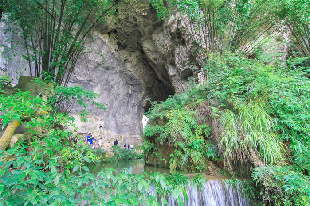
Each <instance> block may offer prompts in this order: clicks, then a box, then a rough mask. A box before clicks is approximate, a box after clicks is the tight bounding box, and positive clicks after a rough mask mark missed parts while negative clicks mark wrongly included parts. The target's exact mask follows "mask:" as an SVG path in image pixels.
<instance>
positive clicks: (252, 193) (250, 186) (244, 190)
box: [222, 178, 259, 205]
mask: <svg viewBox="0 0 310 206" xmlns="http://www.w3.org/2000/svg"><path fill="white" fill-rule="evenodd" d="M222 181H223V182H224V183H226V184H229V185H230V186H231V187H232V188H234V189H235V190H236V191H240V192H241V194H242V195H243V196H244V197H245V198H247V199H248V200H251V201H250V202H251V204H252V205H259V204H255V203H258V201H257V200H258V195H259V194H258V192H257V189H256V188H255V183H254V182H253V181H252V180H239V179H236V178H232V179H227V180H222Z"/></svg>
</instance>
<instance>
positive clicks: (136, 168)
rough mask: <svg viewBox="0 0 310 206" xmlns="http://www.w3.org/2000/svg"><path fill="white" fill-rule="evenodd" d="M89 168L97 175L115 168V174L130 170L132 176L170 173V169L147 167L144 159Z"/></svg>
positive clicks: (95, 165)
mask: <svg viewBox="0 0 310 206" xmlns="http://www.w3.org/2000/svg"><path fill="white" fill-rule="evenodd" d="M88 168H89V170H90V172H91V173H93V174H96V173H98V172H100V171H101V169H106V168H113V169H115V174H119V173H121V171H122V169H125V168H127V169H129V171H130V172H131V173H132V174H142V173H143V172H149V173H154V172H160V173H169V169H168V168H159V167H154V166H150V165H146V164H145V161H144V160H143V159H138V160H127V161H119V162H111V163H101V164H91V165H88Z"/></svg>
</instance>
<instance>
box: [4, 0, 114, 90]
mask: <svg viewBox="0 0 310 206" xmlns="http://www.w3.org/2000/svg"><path fill="white" fill-rule="evenodd" d="M119 3H120V1H113V0H6V1H5V3H3V4H2V5H3V10H4V12H5V13H6V15H7V18H6V23H7V25H8V26H9V27H10V29H11V30H14V31H15V32H17V33H18V34H19V35H20V36H21V38H22V39H23V41H24V42H23V44H24V47H25V50H26V55H24V58H25V59H26V60H27V61H28V64H29V68H30V71H31V75H32V76H36V77H43V79H46V80H53V81H55V82H56V83H57V84H58V85H61V84H63V85H66V84H67V83H68V80H69V78H70V76H71V74H72V72H73V71H74V67H75V63H76V61H77V59H78V58H79V56H80V55H81V52H82V51H83V48H84V42H85V40H86V38H87V35H88V34H89V33H90V31H91V29H92V28H93V27H94V26H95V24H96V23H98V22H99V21H103V22H104V20H105V18H106V17H107V16H109V15H113V14H115V7H116V6H117V5H118V4H119Z"/></svg>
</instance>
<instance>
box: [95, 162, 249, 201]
mask: <svg viewBox="0 0 310 206" xmlns="http://www.w3.org/2000/svg"><path fill="white" fill-rule="evenodd" d="M103 168H114V169H115V174H119V173H121V170H122V169H124V168H128V169H129V170H130V171H131V172H132V173H133V174H141V173H143V172H150V173H153V172H160V173H169V169H166V168H158V167H154V166H148V165H146V164H145V162H144V160H128V161H121V162H115V163H109V164H104V165H90V166H89V169H90V171H91V172H92V173H97V172H99V171H100V170H101V169H103ZM187 175H188V176H192V175H193V174H187ZM204 176H205V177H206V179H207V180H208V181H207V182H206V183H205V184H204V186H203V187H201V188H198V187H197V186H192V185H189V186H188V187H187V189H186V193H187V196H188V200H187V201H185V206H203V205H205V206H249V205H252V204H251V203H250V202H249V200H247V199H246V198H244V195H243V194H242V192H241V191H242V187H241V186H238V187H237V188H233V187H232V186H231V185H229V184H228V183H225V182H223V181H221V180H222V179H228V178H229V177H226V176H211V175H204ZM183 200H184V197H183ZM168 202H169V206H177V205H178V204H177V201H176V199H175V198H174V197H173V195H170V196H169V198H168Z"/></svg>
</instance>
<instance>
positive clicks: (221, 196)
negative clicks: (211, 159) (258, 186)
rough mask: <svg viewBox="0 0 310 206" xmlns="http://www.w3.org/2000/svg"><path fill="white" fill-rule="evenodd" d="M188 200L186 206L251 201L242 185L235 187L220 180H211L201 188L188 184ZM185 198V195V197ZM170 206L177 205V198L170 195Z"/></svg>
mask: <svg viewBox="0 0 310 206" xmlns="http://www.w3.org/2000/svg"><path fill="white" fill-rule="evenodd" d="M186 193H187V196H188V200H187V201H185V204H184V205H185V206H202V205H205V206H248V205H250V201H249V200H248V199H246V198H245V197H244V195H243V193H242V189H241V186H240V185H239V186H237V188H236V189H234V188H233V187H232V186H231V185H230V184H228V183H225V182H222V181H220V180H209V181H208V182H207V183H205V184H204V185H203V186H202V187H201V188H198V187H197V186H192V185H190V186H188V187H187V189H186ZM183 200H184V197H183ZM168 202H169V206H177V205H178V204H177V200H176V199H175V198H174V197H173V195H170V196H169V198H168Z"/></svg>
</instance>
